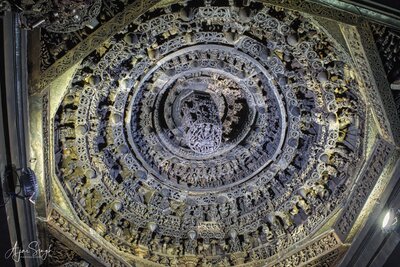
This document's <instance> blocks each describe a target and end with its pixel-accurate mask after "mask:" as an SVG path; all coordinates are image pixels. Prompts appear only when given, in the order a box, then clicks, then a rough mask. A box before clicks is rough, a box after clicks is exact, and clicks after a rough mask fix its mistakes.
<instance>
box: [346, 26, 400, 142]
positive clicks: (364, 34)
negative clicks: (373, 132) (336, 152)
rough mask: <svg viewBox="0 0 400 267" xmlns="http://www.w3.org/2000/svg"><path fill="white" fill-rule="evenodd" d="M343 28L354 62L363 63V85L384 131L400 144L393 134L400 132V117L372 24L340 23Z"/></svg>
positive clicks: (386, 135)
mask: <svg viewBox="0 0 400 267" xmlns="http://www.w3.org/2000/svg"><path fill="white" fill-rule="evenodd" d="M340 28H341V30H342V33H343V35H344V37H345V39H346V42H347V45H348V46H349V48H350V53H351V56H352V57H353V60H354V63H355V65H356V66H360V68H358V70H359V72H358V74H359V75H360V79H359V80H360V81H363V89H364V92H365V93H366V96H367V99H368V103H370V104H371V106H372V109H373V115H374V119H375V121H376V122H377V124H378V129H379V131H380V133H381V135H382V136H383V137H384V138H386V139H388V140H393V141H394V142H395V143H397V144H399V143H400V136H399V135H398V134H397V135H396V134H394V133H399V132H400V123H399V118H398V115H397V111H396V106H395V103H394V100H393V97H392V96H391V93H390V86H389V82H388V81H387V78H386V74H385V72H384V68H383V65H382V62H381V60H380V57H379V54H378V52H377V49H376V47H375V43H374V39H373V36H372V32H371V30H370V27H369V24H368V23H367V22H363V23H362V24H361V25H360V26H358V27H357V28H356V27H353V26H349V25H345V24H340Z"/></svg>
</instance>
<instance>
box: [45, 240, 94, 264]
mask: <svg viewBox="0 0 400 267" xmlns="http://www.w3.org/2000/svg"><path fill="white" fill-rule="evenodd" d="M49 244H50V245H49V246H50V249H51V252H50V253H49V256H48V257H47V258H46V260H45V262H44V264H45V265H46V266H65V267H66V266H71V267H72V266H79V267H89V266H90V265H89V263H87V262H86V261H85V260H83V259H82V258H81V257H80V256H79V255H78V254H76V252H75V251H73V250H71V249H70V248H68V246H66V245H64V244H63V243H61V242H60V241H59V240H58V239H56V238H55V237H53V236H51V238H50V240H49Z"/></svg>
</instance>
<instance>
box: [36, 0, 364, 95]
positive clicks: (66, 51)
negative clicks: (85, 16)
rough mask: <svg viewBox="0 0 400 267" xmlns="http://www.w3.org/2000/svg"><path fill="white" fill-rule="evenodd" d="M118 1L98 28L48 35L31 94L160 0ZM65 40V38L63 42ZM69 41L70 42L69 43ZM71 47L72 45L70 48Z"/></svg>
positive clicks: (341, 16)
mask: <svg viewBox="0 0 400 267" xmlns="http://www.w3.org/2000/svg"><path fill="white" fill-rule="evenodd" d="M115 2H117V4H115ZM120 2H121V1H117V0H107V1H103V5H102V8H103V9H104V11H103V10H102V12H101V13H100V14H103V12H105V13H106V14H109V13H110V12H111V11H110V10H123V11H122V12H121V13H120V14H118V15H116V16H115V17H114V18H113V19H111V20H110V21H109V22H108V23H104V25H102V26H101V27H99V29H98V30H97V31H95V32H93V33H92V32H91V31H88V30H87V29H85V31H83V32H82V33H78V34H79V35H80V38H79V40H78V39H77V38H76V37H75V36H69V35H67V36H65V37H62V36H60V35H57V34H56V35H54V34H52V36H51V38H50V40H52V41H51V42H55V45H51V47H54V48H55V50H54V51H51V50H52V49H50V45H49V46H47V45H46V44H43V48H42V53H43V55H45V58H46V59H47V60H46V61H43V62H42V63H43V64H42V65H43V67H45V68H46V69H47V68H48V67H49V69H48V70H46V71H45V72H44V73H43V74H42V75H41V77H40V78H41V81H40V82H39V83H38V84H37V85H35V88H34V90H32V91H31V93H36V92H40V91H41V90H43V89H44V88H45V87H46V86H47V85H48V84H49V82H51V81H52V80H53V79H54V78H55V77H58V76H59V75H61V74H62V73H64V72H65V71H66V70H68V69H69V68H70V67H72V66H73V65H74V64H76V63H77V62H78V61H79V60H80V59H81V58H83V57H85V56H87V55H88V54H89V53H90V52H92V51H93V50H95V49H97V48H98V46H99V44H100V43H102V42H104V41H105V40H107V39H108V38H109V37H111V36H112V35H113V34H114V33H115V32H116V31H118V30H121V29H122V28H123V26H124V25H126V24H127V22H129V21H132V20H134V19H136V17H137V16H138V15H139V14H140V13H142V12H145V11H146V10H147V9H148V8H149V7H151V6H153V5H155V4H160V3H162V1H159V0H154V1H147V0H144V1H141V3H138V2H134V3H133V4H131V5H126V6H124V8H121V6H122V5H121V3H120ZM128 2H129V3H130V2H131V1H130V0H128ZM260 2H264V1H260ZM265 2H268V3H270V4H275V5H277V6H281V7H285V8H289V9H294V10H299V11H304V12H307V13H309V14H312V15H316V16H323V17H327V18H330V19H334V20H337V21H341V22H344V23H348V24H356V23H358V21H359V20H358V19H359V16H358V15H355V14H353V13H347V12H342V11H339V10H337V9H330V8H327V7H326V6H324V5H320V4H318V3H315V2H308V1H277V0H273V1H270V0H269V1H265ZM111 6H112V8H111ZM221 10H222V9H221ZM226 10H229V9H226ZM189 11H190V9H189ZM219 12H222V11H219ZM114 14H117V12H115V13H114ZM192 15H193V14H192ZM107 18H108V16H106V19H105V20H104V21H106V20H107ZM99 21H100V22H101V23H102V22H103V19H102V18H100V19H99ZM239 25H240V24H239ZM238 30H241V31H242V30H243V29H238ZM213 34H216V33H212V32H210V33H209V35H213ZM56 40H59V41H56ZM65 40H69V41H68V42H66V41H65ZM82 40H83V41H82ZM71 43H73V45H72V46H71ZM72 47H74V48H73V49H72ZM52 54H54V55H52ZM64 55H65V56H64ZM55 59H57V60H58V59H59V60H58V61H57V62H55V63H54V65H53V66H51V67H50V65H52V64H53V62H54V61H55Z"/></svg>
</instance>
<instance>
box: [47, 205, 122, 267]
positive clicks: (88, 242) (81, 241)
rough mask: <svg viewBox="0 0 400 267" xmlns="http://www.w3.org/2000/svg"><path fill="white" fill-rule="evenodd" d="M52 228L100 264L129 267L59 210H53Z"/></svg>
mask: <svg viewBox="0 0 400 267" xmlns="http://www.w3.org/2000/svg"><path fill="white" fill-rule="evenodd" d="M48 224H49V227H50V228H55V229H56V230H57V231H58V232H60V233H63V234H64V235H65V236H66V237H68V238H69V239H70V240H72V241H74V242H75V243H77V244H78V245H79V246H80V247H81V248H83V249H85V250H87V251H88V252H89V253H90V254H91V255H93V256H94V257H96V258H97V260H98V262H102V263H104V264H105V265H107V266H121V267H122V266H129V264H128V263H127V262H125V261H124V260H122V259H120V258H118V257H116V256H115V255H114V254H113V253H111V252H110V251H108V250H107V249H106V248H104V247H103V246H102V245H101V244H100V243H99V242H98V241H97V240H94V238H93V237H92V236H91V235H90V234H89V233H85V232H83V231H82V230H81V229H80V228H79V227H78V226H77V225H76V224H75V223H73V222H71V221H70V219H69V218H66V217H64V216H63V215H62V214H61V213H59V212H58V211H57V208H54V209H52V213H51V216H50V221H49V222H48Z"/></svg>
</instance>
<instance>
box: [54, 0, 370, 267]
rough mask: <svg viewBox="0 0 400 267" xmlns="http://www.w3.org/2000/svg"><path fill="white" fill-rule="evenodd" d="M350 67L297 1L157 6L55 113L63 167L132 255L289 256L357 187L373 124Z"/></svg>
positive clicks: (81, 204) (119, 37)
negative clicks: (354, 178) (290, 4)
mask: <svg viewBox="0 0 400 267" xmlns="http://www.w3.org/2000/svg"><path fill="white" fill-rule="evenodd" d="M246 10H247V11H246ZM133 13H135V12H133ZM131 14H132V13H131ZM135 14H136V13H135ZM126 16H128V15H126ZM129 16H131V17H134V15H129ZM354 72H355V71H354V69H353V68H352V66H351V65H350V63H349V62H348V56H347V55H346V53H345V51H343V50H342V49H341V47H340V46H337V45H336V42H335V41H334V40H332V39H331V38H330V37H329V36H327V35H326V34H325V33H324V32H323V31H320V26H319V25H318V24H317V23H316V22H315V21H314V20H312V19H310V18H306V17H305V16H304V15H303V14H301V13H299V12H295V11H289V10H286V9H282V8H279V7H274V6H270V5H267V4H265V5H263V4H260V3H252V4H250V6H249V7H243V6H223V5H221V6H210V5H208V4H206V5H205V6H200V7H199V6H198V4H196V5H195V4H194V3H192V2H187V3H185V5H180V4H175V5H172V6H166V7H165V8H159V9H155V10H152V11H151V12H148V13H145V14H143V15H142V16H140V18H138V19H137V20H135V21H134V22H131V23H130V24H129V25H127V26H126V27H125V28H124V29H122V30H121V31H120V32H118V33H116V34H115V35H114V36H113V37H112V38H110V42H109V46H107V47H105V50H102V51H100V50H98V51H94V52H93V53H91V54H90V55H88V57H86V58H85V59H84V60H83V61H82V64H81V66H80V67H79V69H78V70H77V72H76V74H75V75H74V77H73V80H72V81H71V85H70V87H69V88H68V92H67V94H66V95H65V97H64V99H63V101H62V103H61V105H60V106H59V109H58V111H57V114H56V117H55V118H54V136H55V138H54V146H55V149H56V150H55V153H56V156H55V157H54V158H55V159H56V162H55V164H56V174H57V177H58V179H59V180H60V182H61V183H62V185H63V187H64V188H65V191H66V192H67V195H68V196H69V197H70V201H71V202H72V204H73V206H74V208H75V209H76V211H77V213H78V215H79V218H80V219H81V220H82V221H84V222H85V223H86V224H87V225H88V226H89V227H91V228H92V229H95V231H96V232H97V233H98V234H99V235H101V236H103V237H104V238H105V239H106V240H107V241H109V242H110V243H111V244H112V245H113V246H115V248H116V249H118V250H120V251H121V252H127V253H130V254H132V255H138V256H140V257H142V258H144V259H146V260H148V261H151V262H154V263H155V264H160V265H164V266H169V265H170V266H175V265H176V264H178V263H180V262H186V263H187V264H192V266H195V265H196V264H198V265H199V264H202V265H205V266H207V265H220V266H229V265H232V264H242V263H243V264H246V263H251V262H253V261H257V260H268V259H269V258H271V257H272V258H273V257H277V253H278V252H279V251H282V250H288V249H290V248H292V247H293V246H296V244H297V243H298V242H304V240H305V239H306V238H307V237H308V236H309V235H310V234H311V233H314V232H315V231H316V230H317V229H319V227H320V226H321V224H323V223H324V222H325V221H326V220H327V219H328V218H329V216H330V214H332V211H334V210H335V209H336V208H337V207H338V205H339V204H340V203H341V202H342V201H343V199H344V198H345V195H346V194H347V193H348V191H349V190H350V186H351V180H350V177H351V175H353V174H354V173H355V172H356V171H357V169H356V167H357V166H358V164H359V163H360V161H362V155H363V146H362V144H363V142H364V139H363V136H364V123H365V115H364V114H365V104H364V103H363V101H362V98H361V95H360V92H359V91H358V84H359V81H358V80H357V77H355V75H354ZM328 241H329V240H328ZM328 241H327V242H328ZM329 242H330V241H329ZM329 242H328V243H329ZM332 242H333V241H332ZM336 244H337V243H336ZM326 246H328V247H329V245H326ZM194 259H195V260H194ZM290 260H292V259H290ZM176 262H178V263H176Z"/></svg>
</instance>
